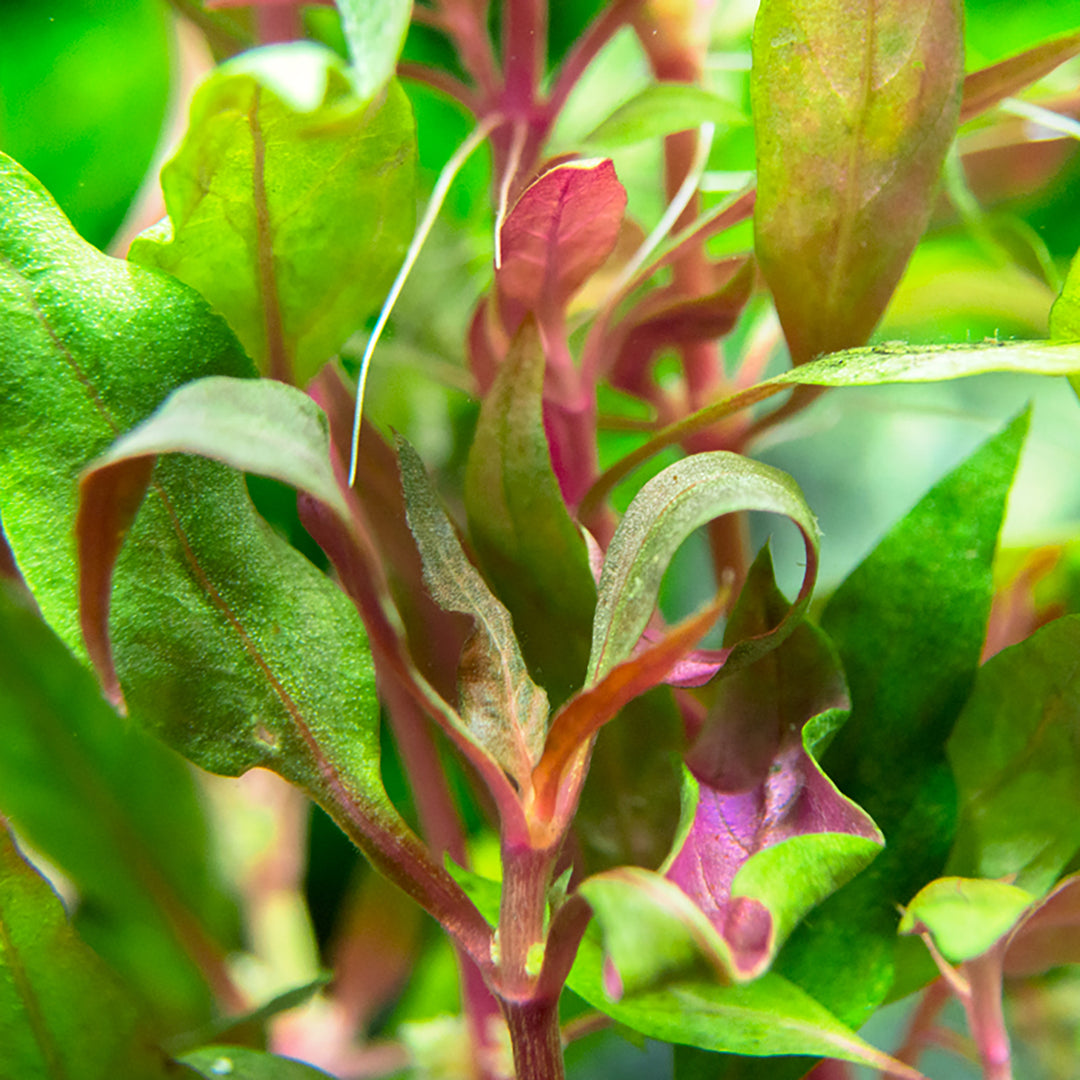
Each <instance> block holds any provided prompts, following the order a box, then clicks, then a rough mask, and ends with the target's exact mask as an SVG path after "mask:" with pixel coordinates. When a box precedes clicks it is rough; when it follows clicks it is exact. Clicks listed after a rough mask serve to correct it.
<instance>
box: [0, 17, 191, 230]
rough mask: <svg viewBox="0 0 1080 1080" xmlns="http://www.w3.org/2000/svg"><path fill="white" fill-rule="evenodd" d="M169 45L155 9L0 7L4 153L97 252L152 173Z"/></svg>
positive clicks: (171, 48) (1, 146)
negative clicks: (45, 190)
mask: <svg viewBox="0 0 1080 1080" xmlns="http://www.w3.org/2000/svg"><path fill="white" fill-rule="evenodd" d="M170 39H171V34H170V32H169V25H168V19H167V14H166V11H165V8H164V7H163V6H162V5H161V4H160V3H157V2H156V0H57V2H56V3H50V4H47V5H46V4H33V3H8V4H0V149H3V150H4V151H5V152H6V153H8V154H10V155H11V156H12V157H13V158H15V159H17V160H18V161H20V162H22V164H23V165H24V166H25V167H26V168H27V169H28V170H29V171H30V172H32V173H33V174H34V175H35V176H37V177H38V178H39V179H40V180H41V182H42V183H43V184H44V185H45V186H46V187H47V188H48V189H49V191H51V192H52V194H53V196H54V197H55V198H56V200H57V201H58V202H59V203H60V205H61V206H62V207H63V208H64V212H65V213H66V214H67V215H68V216H69V217H70V218H71V220H72V222H73V223H74V225H75V227H76V228H77V229H78V230H79V232H80V233H82V235H83V236H85V237H86V239H87V240H89V241H90V242H91V243H93V244H97V245H98V246H103V245H105V244H106V243H107V242H108V241H109V240H110V239H111V238H112V236H113V235H114V234H115V233H116V231H117V229H118V228H119V227H120V224H121V222H122V221H123V219H124V215H125V214H126V213H127V212H128V208H129V205H130V203H131V201H132V199H134V197H135V194H136V192H137V191H138V189H139V186H140V185H141V184H142V182H143V177H144V176H145V175H146V171H147V169H149V167H150V164H151V160H152V158H153V155H154V148H155V147H156V146H157V142H158V138H159V136H160V134H161V128H162V124H163V122H164V120H165V112H166V106H167V104H168V98H169V83H170V68H171V66H172V64H171V60H172V58H173V57H172V54H173V51H174V44H173V42H172V41H171V40H170ZM5 202H6V201H5Z"/></svg>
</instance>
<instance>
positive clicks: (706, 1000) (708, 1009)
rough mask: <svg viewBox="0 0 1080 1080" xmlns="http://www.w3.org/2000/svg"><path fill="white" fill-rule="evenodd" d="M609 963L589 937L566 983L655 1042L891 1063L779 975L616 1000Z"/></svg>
mask: <svg viewBox="0 0 1080 1080" xmlns="http://www.w3.org/2000/svg"><path fill="white" fill-rule="evenodd" d="M602 964H603V960H602V950H601V948H600V946H599V944H598V943H597V942H596V941H595V940H593V938H592V937H591V936H589V935H586V937H585V940H584V941H582V943H581V948H580V950H579V951H578V957H577V960H576V961H575V963H574V967H573V970H572V971H571V973H570V978H569V980H568V983H567V985H568V986H569V987H570V989H571V990H573V991H574V993H576V994H579V995H580V996H581V997H583V998H584V999H585V1000H586V1001H588V1002H589V1004H590V1005H592V1006H593V1007H594V1008H596V1009H599V1010H600V1011H601V1012H604V1013H607V1015H608V1016H611V1017H612V1018H613V1019H615V1020H617V1021H618V1022H619V1023H620V1024H625V1025H626V1026H627V1027H629V1028H632V1029H633V1030H634V1031H640V1032H641V1033H642V1034H644V1035H647V1036H649V1037H650V1038H653V1039H663V1040H664V1041H666V1042H674V1043H681V1044H683V1045H687V1046H697V1047H701V1048H702V1049H705V1050H720V1051H725V1052H727V1053H733V1054H749V1055H752V1056H755V1057H760V1056H764V1055H769V1054H812V1055H815V1056H818V1057H833V1058H840V1059H842V1060H845V1061H856V1062H861V1063H863V1064H866V1065H870V1066H872V1067H874V1068H878V1069H881V1068H883V1067H885V1066H886V1065H887V1064H890V1063H891V1059H890V1058H888V1056H887V1055H885V1054H882V1053H881V1052H880V1051H878V1050H875V1049H874V1048H873V1047H872V1046H870V1045H869V1044H868V1043H866V1042H864V1041H863V1040H862V1039H860V1038H859V1037H858V1036H857V1035H856V1034H855V1033H854V1032H853V1031H850V1030H849V1029H848V1028H846V1027H845V1026H844V1025H843V1024H841V1023H840V1021H839V1020H837V1019H836V1017H835V1016H833V1015H832V1014H831V1013H829V1012H828V1011H827V1010H826V1009H825V1008H823V1007H822V1006H821V1005H819V1004H818V1003H817V1002H816V1001H814V999H813V998H811V997H809V996H808V995H807V994H805V993H803V991H801V990H800V989H799V988H798V987H797V986H794V985H792V984H791V983H790V982H788V981H787V980H786V979H782V978H781V977H780V976H779V975H774V974H772V973H768V974H766V975H763V976H762V977H761V978H760V979H756V980H755V981H754V982H752V983H748V984H746V985H744V986H720V985H719V984H718V983H716V982H715V980H713V979H698V980H688V981H680V982H677V983H673V984H672V985H670V986H667V987H664V988H663V989H660V990H652V991H648V992H645V993H641V994H632V995H631V994H628V995H626V996H625V997H624V998H623V999H622V1000H621V1001H618V1002H613V1001H611V1000H610V999H609V998H608V996H607V995H606V994H605V992H604V988H603V976H602ZM894 1068H896V1069H898V1070H900V1071H897V1072H896V1075H897V1076H906V1077H912V1078H914V1077H917V1076H918V1074H917V1073H915V1072H914V1071H905V1070H904V1069H903V1066H894Z"/></svg>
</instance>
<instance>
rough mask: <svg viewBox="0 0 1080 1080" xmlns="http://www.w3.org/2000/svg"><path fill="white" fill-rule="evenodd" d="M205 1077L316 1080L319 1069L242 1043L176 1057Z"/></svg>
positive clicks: (322, 1075) (215, 1079)
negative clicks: (250, 1047)
mask: <svg viewBox="0 0 1080 1080" xmlns="http://www.w3.org/2000/svg"><path fill="white" fill-rule="evenodd" d="M179 1060H180V1061H181V1062H182V1063H183V1064H184V1065H187V1066H188V1067H189V1068H191V1069H194V1070H195V1072H196V1073H197V1074H198V1075H199V1076H203V1077H206V1080H223V1078H224V1080H320V1078H323V1080H325V1078H327V1077H329V1076H330V1074H329V1073H325V1072H323V1071H322V1069H316V1068H314V1067H313V1066H311V1065H305V1064H304V1063H303V1062H300V1061H293V1060H292V1059H291V1058H283V1057H278V1056H277V1054H268V1053H266V1052H265V1051H263V1050H251V1049H249V1048H248V1047H246V1046H203V1047H200V1048H199V1049H198V1050H192V1051H191V1053H189V1054H184V1056H183V1057H181V1058H180V1059H179Z"/></svg>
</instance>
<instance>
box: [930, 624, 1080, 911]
mask: <svg viewBox="0 0 1080 1080" xmlns="http://www.w3.org/2000/svg"><path fill="white" fill-rule="evenodd" d="M1078 656H1080V617H1077V616H1075V615H1066V616H1064V617H1062V618H1060V619H1056V620H1054V621H1053V622H1051V623H1049V624H1048V625H1047V626H1045V627H1043V628H1042V629H1041V630H1037V631H1036V632H1035V633H1034V634H1033V635H1032V636H1031V637H1029V638H1027V639H1026V640H1024V641H1022V642H1020V643H1019V644H1018V645H1013V646H1012V647H1011V648H1008V649H1004V650H1002V651H1001V652H999V653H998V654H997V655H996V656H994V657H991V659H990V660H988V661H987V663H986V664H985V665H984V666H983V667H982V668H980V669H979V674H978V677H977V678H976V680H975V687H974V690H973V691H972V694H971V697H970V698H969V699H968V701H967V704H966V705H965V707H964V711H963V712H962V713H961V714H960V718H959V720H958V721H957V723H956V727H955V729H954V730H953V733H952V736H951V737H950V739H949V744H948V755H949V763H950V765H951V766H952V769H953V774H954V775H955V777H956V784H957V788H958V789H959V790H958V794H959V800H960V820H959V824H958V827H957V835H956V842H955V847H954V849H953V853H952V856H951V858H950V860H949V868H950V871H951V872H953V873H957V874H963V875H967V876H976V875H978V876H980V877H988V878H1004V877H1006V876H1009V877H1011V876H1012V875H1016V876H1015V882H1016V884H1017V885H1019V886H1020V887H1022V888H1025V889H1028V890H1029V891H1031V892H1033V893H1037V894H1041V893H1043V892H1045V891H1046V890H1047V889H1049V888H1050V887H1051V886H1052V885H1053V884H1054V882H1055V881H1056V880H1057V877H1058V875H1059V874H1060V873H1061V871H1062V870H1063V869H1064V868H1065V866H1066V865H1067V864H1068V863H1069V861H1070V860H1071V859H1072V858H1073V856H1074V855H1075V853H1076V852H1077V850H1080V760H1078V758H1077V754H1076V738H1077V731H1078V730H1080V671H1078V670H1077V657H1078Z"/></svg>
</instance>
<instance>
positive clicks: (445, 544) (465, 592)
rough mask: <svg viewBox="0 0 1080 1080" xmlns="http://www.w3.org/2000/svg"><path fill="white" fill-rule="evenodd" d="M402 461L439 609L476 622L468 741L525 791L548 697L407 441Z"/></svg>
mask: <svg viewBox="0 0 1080 1080" xmlns="http://www.w3.org/2000/svg"><path fill="white" fill-rule="evenodd" d="M398 461H399V464H400V468H401V485H402V487H403V488H404V491H405V503H406V508H407V513H408V519H409V528H410V529H412V532H413V536H414V537H415V538H416V545H417V547H418V548H419V549H420V556H421V558H422V559H423V563H424V580H425V582H426V583H427V586H428V589H429V590H430V591H431V594H432V596H434V597H435V600H436V601H437V602H438V604H439V606H440V607H441V608H443V609H444V610H446V611H459V612H461V613H462V614H464V615H469V616H470V617H471V618H472V619H473V623H474V628H473V632H472V634H470V636H469V638H468V640H467V641H466V642H465V647H464V649H463V651H462V656H461V663H460V667H459V670H458V685H459V692H460V698H461V700H460V705H459V710H458V711H459V712H460V713H461V717H462V720H463V721H464V723H465V727H466V729H467V730H468V732H469V735H470V738H471V739H472V740H473V741H474V742H475V743H476V745H478V746H479V747H481V748H482V749H483V750H484V751H486V753H488V754H489V755H490V756H491V757H492V758H494V759H495V760H496V761H497V762H498V763H499V765H500V766H501V767H502V768H503V769H504V770H505V771H506V772H507V774H508V775H509V776H511V777H513V778H514V779H515V781H516V782H517V785H518V789H519V790H524V788H525V787H526V786H527V785H528V783H529V779H530V776H531V774H532V770H533V767H534V766H535V765H536V763H537V762H538V761H539V760H540V754H541V753H542V752H543V749H544V738H545V736H546V734H547V721H548V703H547V695H546V694H545V693H544V691H543V690H542V689H541V688H540V687H539V686H537V685H536V684H535V683H534V682H533V681H532V679H531V678H530V677H529V672H528V669H527V668H526V666H525V661H524V659H523V658H522V655H521V650H520V648H519V646H518V643H517V638H516V637H515V636H514V626H513V622H512V620H511V618H510V613H509V612H508V611H507V610H506V608H505V607H504V606H503V604H502V603H501V602H500V601H499V600H498V599H496V597H495V596H493V595H492V593H491V590H490V589H489V588H488V587H487V584H486V583H485V582H484V579H483V578H482V577H481V576H480V574H479V572H478V571H477V570H476V568H475V567H474V566H473V565H472V563H470V562H469V560H468V559H467V558H466V557H465V552H464V551H463V550H462V548H461V543H460V542H459V541H458V538H457V536H456V535H455V534H454V530H453V527H452V526H451V524H450V521H449V519H448V518H447V516H446V512H445V511H444V510H443V508H442V507H441V506H440V505H439V500H438V496H437V495H436V494H435V491H434V489H433V488H432V486H431V481H430V480H429V479H428V476H427V472H426V471H425V470H424V463H423V462H422V461H421V460H420V457H419V455H418V454H417V453H416V451H415V450H414V449H413V448H412V447H411V446H410V445H409V444H408V443H407V442H406V441H405V440H404V439H402V438H399V439H398Z"/></svg>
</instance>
